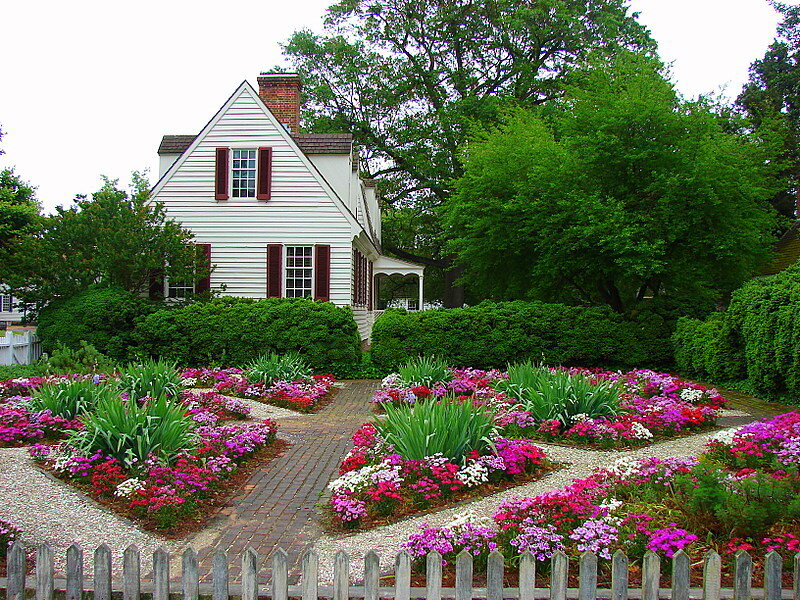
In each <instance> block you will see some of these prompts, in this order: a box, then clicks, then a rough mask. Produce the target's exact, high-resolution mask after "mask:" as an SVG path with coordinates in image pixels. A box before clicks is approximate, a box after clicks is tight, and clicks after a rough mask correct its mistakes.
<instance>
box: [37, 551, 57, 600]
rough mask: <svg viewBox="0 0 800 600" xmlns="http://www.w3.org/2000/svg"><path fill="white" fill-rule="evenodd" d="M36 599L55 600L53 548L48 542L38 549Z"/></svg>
mask: <svg viewBox="0 0 800 600" xmlns="http://www.w3.org/2000/svg"><path fill="white" fill-rule="evenodd" d="M36 600H53V549H52V548H51V547H50V546H48V545H47V544H42V545H41V546H39V547H38V548H37V549H36Z"/></svg>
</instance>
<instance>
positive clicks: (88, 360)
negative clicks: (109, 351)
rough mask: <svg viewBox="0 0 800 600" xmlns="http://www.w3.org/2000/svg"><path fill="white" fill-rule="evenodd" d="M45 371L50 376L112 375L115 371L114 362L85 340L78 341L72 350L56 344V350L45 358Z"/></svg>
mask: <svg viewBox="0 0 800 600" xmlns="http://www.w3.org/2000/svg"><path fill="white" fill-rule="evenodd" d="M46 369H47V372H48V373H49V374H51V375H67V374H71V373H80V374H88V373H113V372H115V371H116V367H115V366H114V362H113V361H112V360H111V359H110V358H108V357H107V356H106V355H105V354H103V353H102V352H100V351H99V350H97V348H95V347H94V346H92V345H91V344H89V343H87V342H86V340H80V342H78V347H77V348H76V349H74V350H73V349H72V348H68V347H67V346H65V345H64V344H63V343H61V342H57V343H56V349H55V350H54V351H53V353H52V354H51V355H50V356H48V357H47V363H46Z"/></svg>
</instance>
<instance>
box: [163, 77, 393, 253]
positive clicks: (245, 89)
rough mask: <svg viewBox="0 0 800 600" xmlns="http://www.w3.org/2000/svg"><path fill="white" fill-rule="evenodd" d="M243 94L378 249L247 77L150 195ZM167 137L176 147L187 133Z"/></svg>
mask: <svg viewBox="0 0 800 600" xmlns="http://www.w3.org/2000/svg"><path fill="white" fill-rule="evenodd" d="M242 94H249V95H250V96H251V98H252V99H253V100H254V101H255V102H256V104H257V105H258V106H259V107H260V108H261V110H262V111H263V114H264V117H265V118H267V119H268V120H269V121H270V122H271V123H272V125H273V127H274V128H275V130H276V131H277V133H278V135H280V136H282V137H283V138H284V140H285V141H286V143H287V144H288V145H289V147H293V148H295V149H296V150H297V151H298V152H297V156H298V158H299V159H300V160H301V161H302V162H303V164H304V165H305V167H306V168H307V169H308V171H309V172H310V173H311V174H312V176H313V177H314V178H315V179H316V180H317V183H319V185H320V186H322V189H323V190H325V192H326V193H327V194H328V196H329V197H330V198H331V200H332V201H333V203H334V204H335V205H336V207H337V208H338V209H339V211H340V212H341V213H342V215H343V216H344V218H345V219H347V221H348V223H350V225H351V227H354V228H356V229H358V230H361V231H363V232H364V233H365V234H366V237H367V239H369V241H370V243H371V244H372V245H373V246H374V247H375V249H376V250H377V248H378V245H377V243H376V241H375V240H374V239H372V236H371V235H370V232H368V231H366V230H365V228H364V226H363V225H362V224H361V223H359V222H358V219H357V218H356V216H355V215H354V214H353V212H352V211H351V210H350V208H349V207H348V206H347V204H346V203H345V202H344V201H343V200H342V199H341V198H340V197H339V195H338V194H337V193H336V191H335V190H334V189H333V188H332V187H331V185H330V184H329V183H328V182H327V180H326V179H325V177H324V176H323V175H322V173H320V171H319V169H317V167H316V166H315V165H314V163H312V162H311V161H310V160H309V159H308V157H307V156H306V154H305V152H303V151H302V150H301V149H300V147H299V146H298V144H297V142H295V141H294V139H293V136H292V135H291V134H290V133H289V132H288V131H287V130H286V128H285V127H284V126H283V125H281V124H280V123H279V122H278V121H277V119H276V118H275V116H274V115H273V114H272V111H270V110H269V108H267V105H266V104H264V101H263V100H262V99H261V97H260V96H259V95H258V93H257V92H256V91H255V89H253V86H252V85H250V83H249V82H248V81H247V80H245V81H243V82H242V83H240V84H239V87H237V88H236V90H235V91H234V92H233V94H231V95H230V97H229V98H228V99H227V100H226V101H225V103H224V104H223V105H222V106H221V107H220V108H219V110H218V111H217V112H216V113H215V114H214V116H213V117H212V118H211V120H210V121H209V122H208V123H206V125H205V127H203V129H202V130H201V131H200V133H198V134H197V135H196V136H195V137H194V138H193V139H192V140H191V142H190V143H189V145H188V146H186V148H184V150H183V152H182V153H181V155H180V156H179V157H178V159H177V160H176V161H175V162H173V163H172V166H170V168H169V169H167V171H166V172H165V173H164V174H163V175H162V176H161V178H160V179H159V180H158V181H157V182H156V184H155V185H154V186H153V188H152V189H151V190H150V193H151V196H156V195H157V194H158V193H159V192H160V191H161V190H162V188H163V187H164V185H165V183H166V182H167V181H169V180H170V179H171V178H172V175H173V174H174V173H175V171H177V170H178V169H179V168H180V167H181V166H182V165H183V163H184V162H185V161H186V158H187V157H188V156H189V155H190V154H191V153H192V151H193V150H194V149H195V148H196V147H197V146H198V145H199V144H200V142H202V141H203V140H204V139H205V137H206V136H207V135H208V133H209V132H210V131H211V130H212V129H213V128H214V127H215V126H216V124H217V123H218V122H219V120H220V119H221V118H222V116H223V115H224V114H225V113H226V112H227V111H228V110H229V109H230V108H231V106H233V104H234V102H236V100H237V99H238V98H239V97H240V96H241V95H242ZM317 135H328V136H329V135H336V136H342V135H349V134H317ZM166 137H169V138H170V147H173V148H174V147H178V142H179V140H178V139H177V138H184V139H183V142H184V143H185V141H186V140H185V138H188V137H190V136H165V138H166ZM164 143H165V140H162V142H161V144H162V145H164ZM347 153H348V154H349V153H350V149H349V148H348V150H347Z"/></svg>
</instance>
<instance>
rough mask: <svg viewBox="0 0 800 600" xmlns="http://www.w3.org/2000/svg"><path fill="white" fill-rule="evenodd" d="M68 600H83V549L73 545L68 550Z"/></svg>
mask: <svg viewBox="0 0 800 600" xmlns="http://www.w3.org/2000/svg"><path fill="white" fill-rule="evenodd" d="M65 596H66V600H81V598H82V597H83V548H81V547H80V546H78V544H72V545H71V546H70V547H69V548H67V589H66V594H65Z"/></svg>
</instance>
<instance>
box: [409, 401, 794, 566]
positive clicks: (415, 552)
mask: <svg viewBox="0 0 800 600" xmlns="http://www.w3.org/2000/svg"><path fill="white" fill-rule="evenodd" d="M798 459H800V413H796V412H795V413H789V414H786V415H782V416H780V417H776V418H774V419H770V420H766V421H762V422H759V423H754V424H751V425H747V426H745V427H742V428H740V429H737V430H729V431H726V432H722V433H720V434H718V435H717V436H715V438H714V439H713V440H712V441H711V442H710V443H709V445H708V449H707V451H706V452H705V453H704V454H703V455H701V456H700V457H699V459H674V458H672V459H658V458H650V459H641V460H635V459H631V458H623V459H620V460H618V461H616V462H615V463H614V464H613V465H612V466H611V467H609V468H608V469H602V470H598V471H597V472H596V473H595V474H594V475H592V476H591V477H588V478H586V479H580V480H575V481H574V482H573V483H572V484H570V485H568V486H566V487H564V488H561V489H559V490H555V491H552V492H547V493H544V494H541V495H539V496H536V497H533V498H514V499H511V500H507V501H505V502H503V503H502V504H501V505H500V506H499V508H498V510H497V511H496V512H495V514H494V515H493V517H492V519H491V520H488V519H481V518H479V517H475V516H470V515H467V516H462V517H461V518H459V519H458V520H457V521H455V522H453V523H451V524H449V525H448V526H446V527H429V526H427V525H426V526H423V527H422V528H421V530H420V532H419V533H415V534H413V535H411V536H410V538H409V540H408V541H407V542H406V543H405V544H403V547H404V548H405V549H407V550H408V551H409V552H410V553H411V555H412V556H413V557H415V558H417V559H421V558H422V557H423V556H424V555H425V554H426V553H427V552H429V551H431V550H436V551H438V552H440V553H441V554H442V555H443V557H444V560H445V561H446V562H448V563H452V562H453V561H454V560H455V556H456V555H457V554H458V553H459V552H461V551H462V550H464V549H467V550H468V551H470V552H471V553H472V554H474V555H475V556H481V557H483V558H485V557H486V555H487V554H488V553H489V552H490V551H492V550H494V549H497V550H500V551H501V552H502V553H503V554H504V556H505V557H506V558H507V560H509V561H510V560H511V559H512V557H514V556H516V555H518V554H519V553H520V552H524V551H530V552H532V553H533V555H534V557H535V558H536V559H537V560H541V561H545V560H547V559H549V558H550V557H551V556H552V555H553V553H554V552H555V551H557V550H563V551H565V552H566V553H567V554H568V555H570V556H572V557H576V558H577V557H578V556H579V555H580V553H582V552H584V551H591V552H595V553H597V554H598V555H599V556H600V557H601V558H604V559H610V558H611V555H612V553H613V552H614V551H616V550H617V549H622V550H624V551H625V552H626V554H627V555H628V556H629V557H631V558H632V559H634V562H636V561H637V560H639V559H641V558H642V556H643V555H644V553H645V552H646V551H648V550H652V551H654V552H657V553H659V554H660V555H661V556H662V557H664V558H671V557H672V556H673V555H674V554H675V553H676V552H677V551H678V550H684V551H686V552H687V553H688V554H689V555H690V556H691V557H692V558H700V557H701V556H702V554H703V553H704V552H705V551H707V550H708V549H714V550H716V551H718V552H720V553H729V554H730V553H734V552H736V551H737V550H741V549H746V550H750V551H755V553H756V554H758V555H759V556H763V555H764V554H765V553H766V552H769V551H770V550H776V551H777V552H779V553H781V554H782V555H783V556H784V558H786V559H787V560H790V559H791V558H793V555H794V553H795V552H798V551H800V495H798V494H800V474H798V464H800V463H799V462H798Z"/></svg>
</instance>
